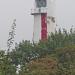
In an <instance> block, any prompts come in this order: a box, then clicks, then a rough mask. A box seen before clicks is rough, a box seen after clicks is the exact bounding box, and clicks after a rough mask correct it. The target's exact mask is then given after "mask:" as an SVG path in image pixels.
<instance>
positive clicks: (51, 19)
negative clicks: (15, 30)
mask: <svg viewBox="0 0 75 75" xmlns="http://www.w3.org/2000/svg"><path fill="white" fill-rule="evenodd" d="M31 15H33V16H34V26H33V41H34V42H35V43H37V42H39V40H46V39H47V38H48V36H49V35H50V34H51V32H53V33H54V32H55V25H56V22H55V0H35V2H34V8H33V9H32V11H31Z"/></svg>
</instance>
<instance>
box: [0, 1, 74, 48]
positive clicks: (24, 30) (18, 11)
mask: <svg viewBox="0 0 75 75" xmlns="http://www.w3.org/2000/svg"><path fill="white" fill-rule="evenodd" d="M33 4H34V0H0V49H5V48H6V44H7V39H8V33H9V30H10V29H11V28H10V27H11V25H12V23H13V19H15V18H16V20H17V21H16V24H17V28H16V37H15V41H16V42H20V41H21V40H32V36H33V24H34V19H33V16H31V15H30V13H31V9H32V8H33ZM56 20H57V24H58V25H59V27H63V28H67V29H69V28H70V27H71V26H72V25H73V26H74V25H75V0H56ZM74 27H75V26H74Z"/></svg>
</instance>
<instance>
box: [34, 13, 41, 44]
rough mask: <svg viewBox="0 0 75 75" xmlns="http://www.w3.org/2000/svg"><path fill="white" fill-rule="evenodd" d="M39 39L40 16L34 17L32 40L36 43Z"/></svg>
mask: <svg viewBox="0 0 75 75" xmlns="http://www.w3.org/2000/svg"><path fill="white" fill-rule="evenodd" d="M40 39H41V14H37V15H35V16H34V33H33V40H34V42H35V43H37V42H38V41H39V40H40Z"/></svg>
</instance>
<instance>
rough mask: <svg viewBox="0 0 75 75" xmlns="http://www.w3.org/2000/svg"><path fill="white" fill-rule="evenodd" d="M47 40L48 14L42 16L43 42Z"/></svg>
mask: <svg viewBox="0 0 75 75" xmlns="http://www.w3.org/2000/svg"><path fill="white" fill-rule="evenodd" d="M45 39H47V14H46V13H44V14H41V40H45Z"/></svg>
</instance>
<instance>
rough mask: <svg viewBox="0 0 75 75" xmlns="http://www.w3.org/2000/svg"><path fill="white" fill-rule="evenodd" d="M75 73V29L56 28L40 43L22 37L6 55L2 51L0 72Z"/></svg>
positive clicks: (13, 74) (6, 74)
mask: <svg viewBox="0 0 75 75" xmlns="http://www.w3.org/2000/svg"><path fill="white" fill-rule="evenodd" d="M18 65H20V66H21V68H20V69H21V70H20V71H19V75H75V32H73V30H72V29H71V30H70V32H67V31H66V30H65V29H63V31H61V30H60V29H59V31H56V32H55V33H54V34H53V33H51V35H50V36H49V37H48V39H47V40H44V41H43V40H41V41H39V43H37V44H36V43H30V41H27V40H26V41H24V40H23V41H22V42H20V43H19V44H16V46H15V49H13V50H12V51H11V52H9V53H8V54H7V55H5V52H4V51H0V75H16V67H17V66H18Z"/></svg>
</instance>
